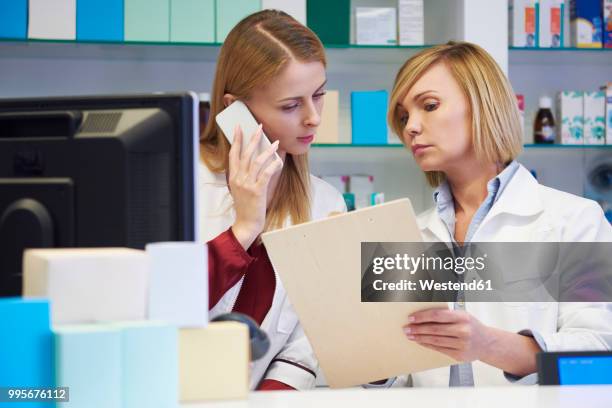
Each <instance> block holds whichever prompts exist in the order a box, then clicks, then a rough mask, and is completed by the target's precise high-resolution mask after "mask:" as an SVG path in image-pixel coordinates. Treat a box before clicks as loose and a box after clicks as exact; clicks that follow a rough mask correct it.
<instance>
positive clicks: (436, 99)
mask: <svg viewBox="0 0 612 408" xmlns="http://www.w3.org/2000/svg"><path fill="white" fill-rule="evenodd" d="M389 106H390V110H389V115H388V119H389V123H390V124H391V127H392V129H393V130H394V131H395V132H396V133H397V134H398V135H399V136H400V139H401V140H402V141H403V143H404V144H405V145H406V147H407V148H409V149H410V150H411V152H412V155H413V158H414V160H415V161H416V162H417V164H418V165H419V167H420V168H421V169H422V170H423V171H424V173H425V176H426V178H427V181H428V182H429V184H430V185H431V186H432V187H434V188H435V192H434V195H433V198H434V207H433V208H432V209H430V210H429V211H426V212H425V213H424V214H422V215H421V216H420V217H419V224H420V227H421V230H422V233H423V236H424V238H425V240H427V241H441V242H447V243H459V244H461V243H469V242H545V241H554V242H602V241H605V242H609V241H612V227H611V226H610V224H609V223H608V222H607V221H606V219H605V217H604V214H603V212H602V210H601V208H600V207H599V206H598V204H597V203H595V202H594V201H590V200H587V199H584V198H582V197H578V196H575V195H572V194H568V193H564V192H561V191H558V190H554V189H552V188H548V187H546V186H543V185H540V184H539V183H538V181H537V180H536V179H535V178H534V177H533V176H532V175H531V174H530V172H529V171H528V170H527V169H526V168H524V167H523V166H522V165H521V164H519V163H518V162H517V161H515V159H516V157H517V156H518V154H519V153H520V152H521V150H522V130H521V128H520V124H519V123H520V122H519V113H518V109H517V105H516V100H515V95H514V92H513V90H512V88H511V86H510V84H509V82H508V80H507V78H506V77H505V75H504V74H503V72H502V71H501V69H500V68H499V66H498V65H497V64H496V63H495V61H494V60H493V58H492V57H491V56H490V55H489V54H487V53H486V52H485V51H484V50H483V49H482V48H480V47H478V46H476V45H473V44H469V43H449V44H446V45H441V46H436V47H432V48H429V49H426V50H424V51H422V52H420V53H418V54H417V55H415V56H414V57H412V58H410V59H409V60H408V61H407V62H406V63H405V64H404V65H403V66H402V68H401V69H400V71H399V73H398V74H397V77H396V80H395V84H394V88H393V92H392V94H391V99H390V105H389ZM453 309H454V310H427V311H422V312H419V313H415V314H413V315H411V316H407V317H406V318H407V319H406V325H405V326H404V328H403V329H404V332H405V333H406V337H407V341H414V342H417V343H418V344H420V345H422V346H424V347H427V348H431V349H434V350H437V351H439V352H441V353H444V354H447V355H449V356H451V357H453V358H454V359H455V360H457V361H460V362H461V364H457V365H454V366H452V367H451V368H450V370H449V368H440V369H435V370H429V371H425V372H421V373H417V374H413V375H412V376H411V381H412V384H413V385H414V386H473V385H502V384H509V383H511V382H522V383H535V381H536V379H535V378H534V377H535V375H534V373H535V371H536V360H535V355H536V353H537V352H539V351H541V350H545V351H562V350H608V349H610V346H611V345H612V309H611V308H610V305H609V304H606V303H558V302H547V303H544V302H543V303H520V304H516V303H514V304H506V303H502V302H498V303H469V302H467V303H465V302H462V301H458V302H455V304H454V308H453Z"/></svg>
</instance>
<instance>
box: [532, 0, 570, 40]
mask: <svg viewBox="0 0 612 408" xmlns="http://www.w3.org/2000/svg"><path fill="white" fill-rule="evenodd" d="M539 1H540V13H539V18H538V24H539V28H540V30H539V36H538V37H539V46H540V47H543V48H559V47H563V21H564V20H563V17H564V14H565V1H564V0H539Z"/></svg>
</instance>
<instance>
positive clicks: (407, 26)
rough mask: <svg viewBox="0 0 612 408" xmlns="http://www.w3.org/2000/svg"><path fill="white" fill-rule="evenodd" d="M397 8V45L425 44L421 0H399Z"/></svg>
mask: <svg viewBox="0 0 612 408" xmlns="http://www.w3.org/2000/svg"><path fill="white" fill-rule="evenodd" d="M397 8H398V10H397V14H398V16H397V19H398V23H399V45H423V44H425V15H424V6H423V0H399V1H398V4H397Z"/></svg>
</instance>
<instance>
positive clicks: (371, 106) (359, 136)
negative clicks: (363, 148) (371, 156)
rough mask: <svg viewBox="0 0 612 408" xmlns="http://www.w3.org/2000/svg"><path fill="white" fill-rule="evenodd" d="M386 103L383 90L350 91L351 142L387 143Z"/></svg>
mask: <svg viewBox="0 0 612 408" xmlns="http://www.w3.org/2000/svg"><path fill="white" fill-rule="evenodd" d="M387 104H388V93H387V91H385V90H382V91H355V92H351V126H352V141H353V144H362V145H363V144H366V145H367V144H373V145H383V144H387V134H388V132H389V131H388V128H387Z"/></svg>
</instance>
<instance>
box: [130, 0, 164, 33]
mask: <svg viewBox="0 0 612 408" xmlns="http://www.w3.org/2000/svg"><path fill="white" fill-rule="evenodd" d="M124 39H125V41H143V42H168V41H170V0H125V31H124Z"/></svg>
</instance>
